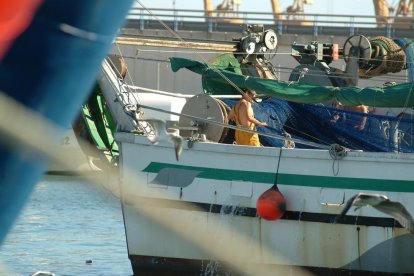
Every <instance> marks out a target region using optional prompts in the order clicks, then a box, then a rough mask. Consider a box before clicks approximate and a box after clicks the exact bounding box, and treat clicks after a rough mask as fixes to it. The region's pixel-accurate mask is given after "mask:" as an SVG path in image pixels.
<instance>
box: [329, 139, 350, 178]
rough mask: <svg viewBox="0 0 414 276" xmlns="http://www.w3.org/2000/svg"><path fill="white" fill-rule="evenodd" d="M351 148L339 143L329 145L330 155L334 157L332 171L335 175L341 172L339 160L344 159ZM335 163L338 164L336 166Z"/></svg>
mask: <svg viewBox="0 0 414 276" xmlns="http://www.w3.org/2000/svg"><path fill="white" fill-rule="evenodd" d="M348 151H349V149H347V148H345V147H343V146H341V145H339V144H332V145H331V146H330V147H329V155H330V156H331V158H332V159H333V163H332V172H333V174H334V175H335V176H337V175H338V173H339V160H341V159H343V158H344V157H345V156H346V155H347V154H348ZM335 163H336V164H337V166H336V168H335Z"/></svg>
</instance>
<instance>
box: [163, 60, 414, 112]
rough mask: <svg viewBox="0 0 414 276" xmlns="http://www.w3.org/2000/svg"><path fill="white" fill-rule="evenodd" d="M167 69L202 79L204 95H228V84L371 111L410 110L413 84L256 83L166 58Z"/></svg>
mask: <svg viewBox="0 0 414 276" xmlns="http://www.w3.org/2000/svg"><path fill="white" fill-rule="evenodd" d="M170 61H171V68H172V70H173V71H174V72H177V71H178V70H180V69H181V68H187V69H189V70H191V71H193V72H195V73H197V74H200V75H202V83H203V88H204V90H205V92H206V93H208V94H215V95H231V94H237V95H239V93H238V92H237V90H236V89H235V88H234V87H233V86H232V85H230V83H229V81H230V82H232V83H233V84H235V85H237V86H238V87H239V88H241V89H245V88H248V89H252V90H255V91H256V93H258V94H265V95H267V96H270V97H274V98H278V99H283V100H287V101H291V102H298V103H324V102H328V101H332V100H334V99H336V100H337V101H338V102H340V103H341V104H343V105H348V106H356V105H366V106H374V107H413V106H414V91H413V90H414V89H413V88H414V83H403V84H398V85H395V86H390V87H364V88H362V87H333V86H319V85H314V84H303V83H298V82H284V81H277V80H270V79H260V78H255V77H248V76H244V75H241V74H237V73H234V72H231V71H228V70H222V69H216V68H214V67H213V66H209V65H207V64H205V63H202V62H199V61H195V60H191V59H185V58H176V57H174V58H170Z"/></svg>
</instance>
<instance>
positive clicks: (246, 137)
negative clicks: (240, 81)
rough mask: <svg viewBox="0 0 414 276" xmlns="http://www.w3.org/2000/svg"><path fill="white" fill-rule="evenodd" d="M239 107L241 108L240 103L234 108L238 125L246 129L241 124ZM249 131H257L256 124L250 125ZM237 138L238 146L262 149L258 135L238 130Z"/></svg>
mask: <svg viewBox="0 0 414 276" xmlns="http://www.w3.org/2000/svg"><path fill="white" fill-rule="evenodd" d="M239 107H240V104H239V103H237V104H236V105H235V106H234V115H235V118H236V125H237V126H238V127H244V126H242V125H241V124H240V122H239ZM249 129H251V130H256V127H255V124H254V123H250V127H249ZM235 136H236V143H237V144H238V145H245V146H256V147H260V141H259V135H258V134H257V133H249V132H246V131H242V130H236V132H235Z"/></svg>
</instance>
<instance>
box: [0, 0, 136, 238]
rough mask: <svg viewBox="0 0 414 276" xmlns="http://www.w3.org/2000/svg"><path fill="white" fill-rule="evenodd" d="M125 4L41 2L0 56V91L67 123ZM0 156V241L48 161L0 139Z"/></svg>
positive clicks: (121, 0) (128, 1)
mask: <svg viewBox="0 0 414 276" xmlns="http://www.w3.org/2000/svg"><path fill="white" fill-rule="evenodd" d="M131 4H132V0H118V1H113V0H87V1H85V0H72V1H67V0H45V1H43V3H41V4H40V6H39V8H38V10H37V12H36V13H35V15H34V17H33V20H32V21H31V23H30V25H29V26H28V27H27V29H25V30H24V31H23V33H21V34H20V36H18V37H17V38H16V39H15V40H14V42H13V43H12V44H11V46H10V47H9V48H8V51H7V52H6V53H5V55H4V56H3V58H2V60H1V61H0V91H1V93H5V94H6V95H8V96H9V97H11V98H13V99H14V100H16V101H18V102H19V103H21V104H23V105H24V106H26V107H27V108H29V109H31V110H32V111H34V112H38V113H39V114H40V115H41V116H43V117H45V118H47V119H49V120H50V121H52V122H54V123H56V124H57V125H60V126H62V127H66V126H67V125H69V124H70V122H71V121H72V120H73V119H74V117H75V116H76V114H77V112H78V111H79V109H80V106H81V104H82V103H83V102H84V100H85V99H86V98H87V97H88V94H89V92H90V90H91V89H92V86H93V84H94V82H95V78H96V76H97V74H98V72H99V68H100V64H101V61H102V60H103V59H104V58H105V56H106V55H107V53H108V51H109V49H110V47H111V44H112V41H113V39H114V38H115V35H116V33H117V31H118V29H119V27H121V25H122V24H123V22H124V20H125V16H126V14H127V12H128V11H129V9H130V7H131ZM12 123H13V122H10V124H12ZM22 131H25V132H27V133H28V135H29V133H30V130H28V129H22ZM0 135H1V133H0ZM0 156H1V158H0V243H1V242H3V240H4V238H5V235H6V234H7V232H8V230H9V229H10V227H11V226H12V224H13V222H14V220H15V219H16V217H17V215H18V214H19V211H20V210H21V208H22V207H23V205H24V203H25V201H26V199H27V198H28V196H29V194H30V192H31V190H32V188H33V186H34V184H36V183H37V182H38V180H39V179H40V177H41V176H42V174H43V172H44V170H45V169H46V168H47V165H48V160H47V158H45V157H41V158H37V159H36V162H33V157H31V159H30V158H28V157H27V156H26V155H25V154H22V152H15V151H13V150H12V149H10V148H9V147H7V146H5V145H4V144H3V143H2V144H0Z"/></svg>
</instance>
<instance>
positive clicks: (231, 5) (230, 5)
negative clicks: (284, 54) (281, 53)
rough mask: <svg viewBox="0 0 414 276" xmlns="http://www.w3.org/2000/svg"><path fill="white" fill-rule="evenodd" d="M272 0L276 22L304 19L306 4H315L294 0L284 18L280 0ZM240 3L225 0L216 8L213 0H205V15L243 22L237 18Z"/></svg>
mask: <svg viewBox="0 0 414 276" xmlns="http://www.w3.org/2000/svg"><path fill="white" fill-rule="evenodd" d="M270 2H271V5H272V11H273V16H274V20H275V24H276V23H277V22H278V21H280V20H283V19H293V20H303V19H304V10H305V9H304V6H305V5H310V4H313V0H293V3H292V5H290V6H289V7H288V8H287V9H286V11H285V12H286V13H288V15H287V16H286V18H284V17H283V16H282V10H281V8H280V4H279V0H271V1H270ZM240 4H241V0H223V1H222V3H221V4H219V5H218V6H217V7H216V8H215V9H214V8H213V4H212V0H204V10H205V16H206V17H209V16H217V17H221V19H220V20H221V21H224V22H229V23H235V24H238V23H243V20H242V19H238V18H236V17H237V15H238V8H239V6H240ZM305 23H306V22H305ZM297 24H298V25H302V22H297Z"/></svg>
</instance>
